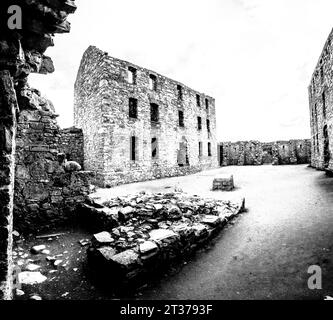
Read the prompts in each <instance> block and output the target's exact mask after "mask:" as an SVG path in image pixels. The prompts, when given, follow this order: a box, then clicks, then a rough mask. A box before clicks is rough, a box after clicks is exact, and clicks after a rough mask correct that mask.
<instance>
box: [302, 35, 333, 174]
mask: <svg viewBox="0 0 333 320" xmlns="http://www.w3.org/2000/svg"><path fill="white" fill-rule="evenodd" d="M332 56H333V30H332V31H331V33H330V35H329V37H328V39H327V40H326V43H325V45H324V48H323V50H322V53H321V55H320V57H319V60H318V63H317V65H316V67H315V70H314V72H313V75H312V78H311V83H310V85H309V88H308V90H309V104H310V124H311V151H312V158H311V165H312V166H313V167H315V168H317V169H321V170H327V171H330V172H333V77H332V68H333V58H332Z"/></svg>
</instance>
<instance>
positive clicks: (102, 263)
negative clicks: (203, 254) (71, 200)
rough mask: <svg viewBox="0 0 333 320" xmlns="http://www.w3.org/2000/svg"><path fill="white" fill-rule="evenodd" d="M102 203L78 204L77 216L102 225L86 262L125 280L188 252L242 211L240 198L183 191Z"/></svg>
mask: <svg viewBox="0 0 333 320" xmlns="http://www.w3.org/2000/svg"><path fill="white" fill-rule="evenodd" d="M100 204H101V201H99V204H98V205H99V206H100ZM104 205H105V207H106V208H99V209H98V211H97V210H96V208H95V206H94V204H93V200H92V199H90V202H89V205H87V204H84V205H83V207H82V210H83V214H85V215H86V217H89V218H90V219H94V222H93V224H95V225H99V226H100V228H101V229H102V232H99V233H96V234H95V235H94V236H93V239H92V241H91V245H90V246H89V248H88V259H89V263H90V266H91V269H92V270H93V271H94V272H96V274H99V275H100V276H102V277H104V276H112V277H113V279H116V281H122V280H124V281H127V280H131V279H134V278H136V277H137V276H139V275H140V274H141V273H147V272H149V270H151V269H150V268H152V265H153V269H156V268H158V267H159V266H163V265H165V264H168V262H169V261H171V260H173V259H176V258H181V257H182V256H183V255H185V254H188V253H191V252H193V251H194V250H195V249H197V248H198V246H199V245H201V244H203V243H205V242H207V241H208V240H209V239H210V238H211V237H212V236H214V235H215V234H216V232H218V231H219V230H221V229H222V227H223V226H224V225H225V224H227V222H229V221H230V220H231V219H233V218H234V217H235V216H237V215H238V214H239V213H241V212H243V211H244V209H245V200H244V199H241V200H240V201H239V202H238V203H236V202H231V201H223V200H216V199H202V198H200V197H199V196H189V195H187V194H185V193H183V192H168V193H164V194H163V193H157V194H147V193H144V192H141V193H140V194H137V195H131V196H127V197H117V198H114V199H110V200H108V201H107V202H105V203H104ZM111 208H112V212H113V213H112V214H109V211H108V209H111ZM108 219H110V220H112V223H110V221H108ZM96 221H98V223H96ZM111 226H112V227H111ZM106 270H107V271H106ZM105 272H107V274H105Z"/></svg>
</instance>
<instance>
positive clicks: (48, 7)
mask: <svg viewBox="0 0 333 320" xmlns="http://www.w3.org/2000/svg"><path fill="white" fill-rule="evenodd" d="M12 5H15V14H16V16H15V17H12V15H13V14H9V13H8V12H9V8H10V6H12ZM75 10H76V6H75V4H74V1H69V0H57V1H50V0H32V1H31V0H29V1H28V0H17V1H15V3H13V1H12V0H2V1H1V3H0V87H1V90H0V201H1V207H0V299H10V298H11V296H12V293H11V291H12V290H11V289H12V286H11V284H12V281H11V246H12V221H13V198H14V181H15V179H14V170H15V134H16V131H17V124H16V112H20V111H21V110H22V109H21V106H20V99H21V98H23V99H24V97H21V96H20V92H21V88H22V87H24V86H25V85H26V83H27V77H28V75H29V74H30V73H31V72H34V73H42V74H47V73H51V72H53V71H54V66H53V62H52V60H51V58H49V57H47V56H45V55H44V53H45V51H46V49H47V48H48V47H50V46H53V36H54V34H55V33H65V32H69V30H70V23H69V22H68V21H67V20H66V19H67V16H68V15H69V14H70V13H74V12H75ZM20 11H21V13H22V14H19V13H20ZM10 18H11V20H12V22H13V21H14V22H15V24H16V25H15V26H12V25H9V24H8V22H9V19H10ZM13 18H14V19H13ZM9 26H11V28H10V27H9ZM15 91H16V92H15Z"/></svg>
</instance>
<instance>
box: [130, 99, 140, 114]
mask: <svg viewBox="0 0 333 320" xmlns="http://www.w3.org/2000/svg"><path fill="white" fill-rule="evenodd" d="M129 117H130V118H134V119H137V117H138V100H137V99H135V98H129Z"/></svg>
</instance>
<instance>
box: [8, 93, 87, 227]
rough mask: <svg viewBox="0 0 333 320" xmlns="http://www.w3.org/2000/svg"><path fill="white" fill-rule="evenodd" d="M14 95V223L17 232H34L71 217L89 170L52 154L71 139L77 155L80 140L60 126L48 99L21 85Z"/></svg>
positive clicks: (84, 190) (81, 197)
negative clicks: (16, 110) (16, 106)
mask: <svg viewBox="0 0 333 320" xmlns="http://www.w3.org/2000/svg"><path fill="white" fill-rule="evenodd" d="M20 96H21V99H20V106H21V107H22V109H23V110H22V111H21V112H20V115H19V118H18V129H17V139H16V145H17V148H16V174H15V178H16V180H15V206H14V225H15V229H16V230H18V231H20V232H38V231H39V230H46V229H50V228H52V227H54V226H59V225H61V224H62V223H65V222H66V223H68V222H69V221H73V219H74V218H75V213H76V208H77V206H78V205H79V204H80V203H82V202H83V201H84V200H85V196H87V195H88V194H89V187H90V180H89V179H90V178H92V174H91V173H90V172H66V170H65V168H64V166H63V163H62V159H59V157H58V155H59V153H61V152H66V150H67V151H68V149H66V148H69V146H68V143H70V142H72V143H73V146H75V145H76V146H77V148H73V157H75V154H76V152H79V154H78V156H79V158H78V159H79V160H80V159H81V160H82V158H81V156H82V151H79V149H80V140H77V141H74V140H75V138H76V137H79V138H82V132H81V131H80V130H75V129H70V130H60V127H59V126H58V124H57V120H56V119H57V115H56V114H55V112H54V109H53V106H52V104H51V103H50V102H49V101H48V100H47V99H45V98H43V97H42V96H41V95H40V93H39V92H38V91H37V90H35V89H31V88H24V89H22V91H21V92H20ZM22 97H24V98H22ZM80 133H81V134H80ZM81 142H82V141H81ZM81 146H82V145H81ZM67 153H70V152H69V151H68V152H67ZM80 154H81V155H80ZM73 160H74V159H73Z"/></svg>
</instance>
